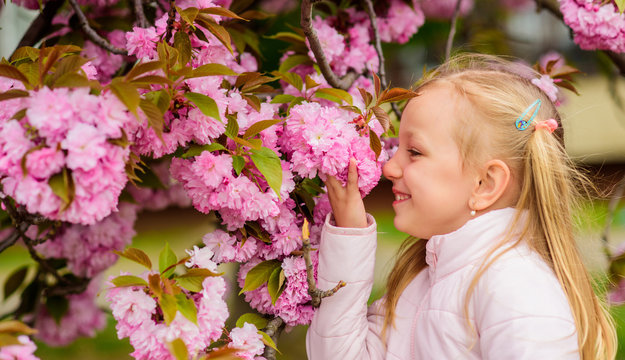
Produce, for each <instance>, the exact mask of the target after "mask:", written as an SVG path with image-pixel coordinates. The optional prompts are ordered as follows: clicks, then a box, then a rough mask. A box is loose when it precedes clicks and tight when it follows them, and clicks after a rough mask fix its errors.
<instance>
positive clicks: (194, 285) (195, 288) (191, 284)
mask: <svg viewBox="0 0 625 360" xmlns="http://www.w3.org/2000/svg"><path fill="white" fill-rule="evenodd" d="M203 281H204V279H202V278H200V277H190V278H176V284H178V286H180V287H181V288H183V289H186V290H189V291H191V292H196V293H197V292H200V291H202V282H203Z"/></svg>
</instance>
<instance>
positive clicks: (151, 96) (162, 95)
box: [145, 89, 171, 114]
mask: <svg viewBox="0 0 625 360" xmlns="http://www.w3.org/2000/svg"><path fill="white" fill-rule="evenodd" d="M145 98H146V99H147V100H150V101H151V102H152V103H154V104H155V105H156V106H157V107H158V109H159V110H160V111H161V113H163V114H164V113H165V112H166V111H167V110H169V106H170V105H171V97H170V96H169V93H168V92H167V91H166V90H164V89H161V90H158V91H151V92H149V93H146V94H145Z"/></svg>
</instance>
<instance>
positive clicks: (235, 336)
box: [228, 322, 265, 360]
mask: <svg viewBox="0 0 625 360" xmlns="http://www.w3.org/2000/svg"><path fill="white" fill-rule="evenodd" d="M230 339H231V340H232V342H230V344H228V347H230V348H235V349H239V350H243V351H238V352H237V353H236V355H237V356H239V357H241V358H242V359H249V360H252V359H254V355H261V354H262V353H263V351H264V349H265V345H264V344H263V340H262V339H263V337H262V335H261V334H259V333H258V329H256V326H254V325H252V324H250V323H247V322H246V323H244V324H243V327H236V328H234V329H232V331H230Z"/></svg>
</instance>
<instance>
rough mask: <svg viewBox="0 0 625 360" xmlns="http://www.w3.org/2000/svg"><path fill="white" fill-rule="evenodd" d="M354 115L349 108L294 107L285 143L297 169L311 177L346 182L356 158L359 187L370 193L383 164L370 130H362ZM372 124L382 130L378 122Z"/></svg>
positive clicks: (284, 147) (286, 130)
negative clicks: (372, 148)
mask: <svg viewBox="0 0 625 360" xmlns="http://www.w3.org/2000/svg"><path fill="white" fill-rule="evenodd" d="M353 117H354V114H353V113H350V112H348V111H346V110H343V109H340V108H337V107H330V106H322V105H320V104H319V103H303V104H301V105H296V106H294V107H293V108H292V109H291V113H290V117H289V118H288V119H287V122H286V127H285V131H284V135H285V136H284V137H283V139H285V141H284V142H283V144H282V149H283V150H284V151H285V153H286V154H287V155H288V156H289V158H290V160H291V162H292V163H293V172H295V173H297V174H298V175H300V176H302V177H307V178H314V177H315V176H317V174H319V175H321V176H322V177H324V179H325V176H326V175H330V176H335V177H337V178H338V179H339V180H341V181H343V183H345V182H346V180H347V168H348V165H349V159H350V158H355V159H356V161H357V164H358V187H359V188H360V190H361V192H362V193H364V194H367V193H369V191H371V189H373V187H374V186H375V185H376V184H377V183H378V180H379V179H380V175H381V167H380V163H378V161H377V160H378V159H376V158H375V153H374V152H373V151H372V150H371V149H370V146H369V137H368V133H366V134H365V135H367V136H361V135H360V134H359V133H358V131H357V130H356V128H355V126H354V124H353V123H352V118H353ZM374 124H375V125H374ZM376 125H377V126H376ZM369 126H374V127H373V129H374V130H377V131H376V132H380V133H381V130H382V129H381V127H380V126H379V123H378V122H377V121H372V122H371V123H370V125H369Z"/></svg>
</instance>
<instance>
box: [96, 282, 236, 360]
mask: <svg viewBox="0 0 625 360" xmlns="http://www.w3.org/2000/svg"><path fill="white" fill-rule="evenodd" d="M150 274H151V273H146V274H144V277H145V278H146V279H147V277H148V275H150ZM225 291H226V282H225V280H224V279H223V278H222V277H206V278H205V279H204V280H203V281H202V290H201V291H199V292H197V293H194V292H190V291H188V290H182V292H181V293H180V294H179V296H182V297H184V298H185V299H190V300H192V301H193V305H192V306H195V307H196V313H197V315H196V316H197V321H196V322H195V323H194V322H192V321H190V320H189V319H188V318H187V317H186V316H184V315H183V314H182V312H181V311H180V310H178V311H177V312H176V314H175V317H174V318H173V320H172V321H171V323H169V325H167V324H166V323H165V322H164V320H163V312H162V311H163V310H162V309H161V308H160V307H159V306H158V303H157V300H156V299H155V298H154V296H153V294H151V293H149V292H147V289H146V288H145V287H142V286H127V287H113V288H111V289H109V290H108V292H107V294H106V298H107V299H108V300H109V301H110V303H111V309H112V311H113V317H114V318H115V320H117V326H116V327H117V334H118V336H119V337H120V338H126V337H127V338H129V340H130V344H131V345H132V346H133V347H134V352H133V353H132V354H131V356H132V357H134V358H135V359H145V360H148V359H149V360H159V359H163V360H165V359H166V360H170V359H173V356H172V355H171V354H170V351H169V348H168V343H170V342H172V341H174V340H175V339H181V340H182V341H183V342H184V343H185V345H186V346H187V349H188V350H189V354H190V356H191V357H194V356H195V355H197V354H199V353H201V352H202V351H204V350H205V349H206V348H208V347H209V346H210V345H211V343H212V342H214V341H216V340H217V339H219V338H220V336H221V334H222V328H223V326H224V324H225V321H226V318H228V307H227V305H226V303H225V301H224V300H223V295H224V293H225Z"/></svg>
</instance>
